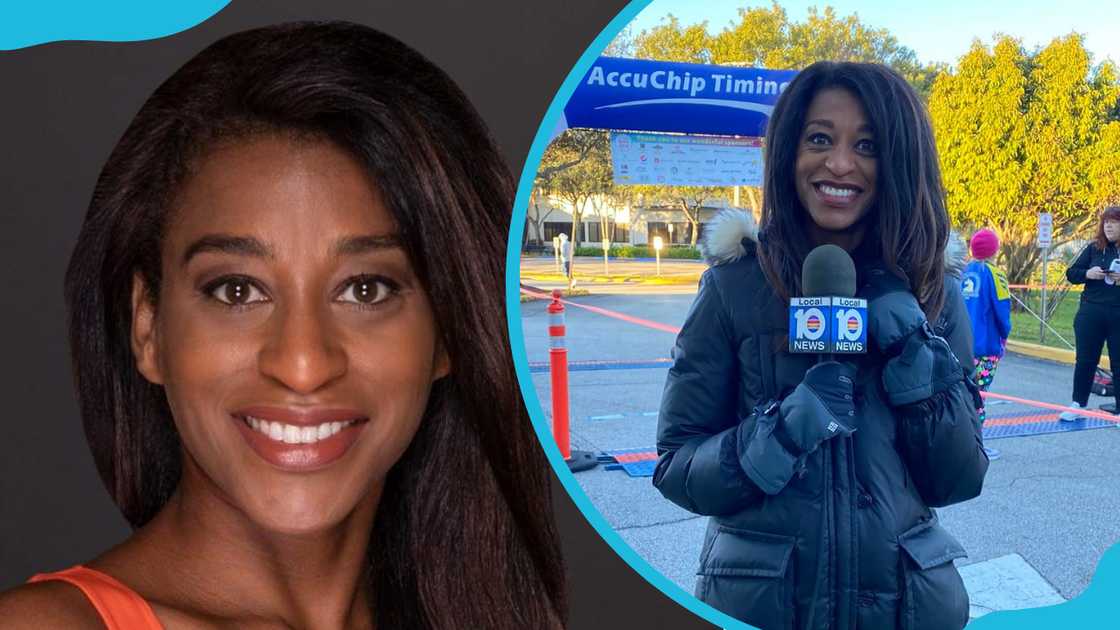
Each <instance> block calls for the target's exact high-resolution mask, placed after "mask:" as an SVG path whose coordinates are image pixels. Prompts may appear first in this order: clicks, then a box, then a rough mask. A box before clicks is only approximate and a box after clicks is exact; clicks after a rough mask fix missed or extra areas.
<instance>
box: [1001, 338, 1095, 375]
mask: <svg viewBox="0 0 1120 630" xmlns="http://www.w3.org/2000/svg"><path fill="white" fill-rule="evenodd" d="M1007 349H1008V350H1010V351H1012V352H1014V353H1016V354H1025V355H1027V356H1029V357H1034V358H1036V359H1046V360H1048V361H1057V362H1058V363H1068V364H1069V365H1073V363H1074V358H1075V357H1076V354H1075V353H1074V351H1073V350H1062V349H1061V348H1051V347H1050V346H1043V345H1039V344H1037V343H1027V342H1026V341H1015V340H1013V339H1008V340H1007ZM1098 365H1099V366H1100V367H1102V368H1104V369H1106V370H1111V369H1112V368H1111V367H1110V366H1109V361H1108V357H1107V356H1101V359H1100V361H1099V362H1098Z"/></svg>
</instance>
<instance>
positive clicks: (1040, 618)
mask: <svg viewBox="0 0 1120 630" xmlns="http://www.w3.org/2000/svg"><path fill="white" fill-rule="evenodd" d="M650 2H652V0H632V1H631V2H630V4H628V5H627V6H626V8H624V9H623V10H622V12H621V13H619V14H618V15H617V16H616V17H615V18H614V19H613V20H611V22H610V23H609V24H608V25H607V26H606V28H604V29H603V31H602V32H601V33H600V34H599V36H598V37H596V38H595V40H594V41H593V42H592V43H591V45H590V46H589V47H588V48H587V50H586V51H584V53H583V55H581V56H580V58H579V60H578V61H577V62H576V64H575V66H574V67H573V68H572V70H571V72H569V73H568V76H567V78H566V79H565V80H564V83H563V84H562V85H561V86H560V90H559V91H558V92H557V93H556V96H555V98H554V99H553V100H552V103H551V105H549V108H548V110H547V112H546V113H545V116H544V118H543V120H542V121H541V124H540V127H539V128H538V129H537V133H536V136H535V137H534V139H533V144H532V146H531V148H530V149H529V154H528V155H527V156H526V158H525V166H524V168H523V169H522V171H521V177H520V179H519V181H518V187H517V197H516V199H515V201H514V207H513V220H512V222H511V224H510V232H509V241H508V243H507V248H506V314H507V315H506V317H507V324H508V326H509V335H510V343H511V346H512V348H513V359H514V363H515V364H516V367H517V379H518V382H519V384H520V385H521V391H522V395H523V397H524V399H525V404H526V406H527V407H528V410H529V415H530V416H531V417H532V420H533V426H534V429H535V430H536V433H537V437H538V438H540V440H541V444H542V445H543V446H544V450H545V453H546V454H547V455H548V459H549V462H550V463H551V464H552V467H553V469H555V471H556V475H557V476H558V477H559V479H560V482H561V483H562V484H563V486H564V488H565V490H567V492H568V494H569V495H570V496H571V497H572V500H573V501H574V502H575V504H576V505H577V506H578V507H579V509H580V511H581V512H583V515H584V517H585V518H587V520H588V522H589V523H591V525H592V526H593V527H594V528H595V530H596V531H597V532H598V533H599V535H600V536H601V537H602V538H603V540H605V541H606V542H607V544H608V545H610V547H611V548H612V549H614V551H615V552H616V553H617V554H618V555H619V556H620V557H622V559H624V560H625V561H626V562H627V563H628V564H630V566H631V567H632V568H633V569H634V570H635V571H637V572H638V573H639V574H640V575H641V576H642V577H643V578H645V579H646V581H648V582H649V583H650V584H652V585H654V586H655V587H657V588H658V589H659V590H660V591H661V592H662V593H664V594H665V595H666V596H668V597H669V598H671V599H672V600H673V601H675V602H677V603H678V604H680V605H681V606H683V607H685V608H687V609H688V610H690V611H692V612H693V613H695V614H697V615H698V616H700V617H701V618H703V619H705V620H707V621H709V622H711V623H713V624H715V625H716V626H717V627H720V628H725V629H727V630H740V629H749V628H751V626H748V625H747V624H744V623H742V622H739V621H736V620H735V619H732V618H731V617H729V616H727V615H725V614H723V613H721V612H719V611H717V610H716V609H714V608H712V607H710V606H708V605H707V604H704V603H703V602H701V601H700V600H698V599H696V598H695V597H693V596H692V594H691V593H688V592H687V591H685V590H683V589H681V588H680V587H679V586H677V585H676V584H674V583H673V582H672V581H670V580H669V579H668V578H666V577H665V576H664V575H662V574H661V573H660V572H659V571H657V570H656V569H654V568H653V567H652V566H651V565H650V564H649V563H648V562H646V561H645V560H644V559H643V558H642V557H641V556H639V555H638V554H637V553H636V552H635V551H634V550H633V549H631V548H630V546H629V545H628V544H626V542H625V541H624V540H623V539H622V537H621V536H619V535H618V533H616V532H615V531H614V529H613V528H612V527H611V526H610V524H609V523H607V520H606V519H605V518H604V517H603V515H602V514H600V513H599V511H598V510H597V509H596V508H595V506H594V504H592V503H591V500H590V499H589V498H588V497H587V495H586V494H585V493H584V492H583V489H582V488H580V486H579V483H578V482H577V481H576V479H575V477H574V476H573V474H572V473H571V472H570V471H569V470H568V466H567V464H566V463H565V462H564V459H563V457H562V456H561V455H560V450H559V449H558V448H557V447H556V443H555V442H554V440H553V437H552V430H551V427H550V426H549V422H548V419H547V418H546V417H545V415H544V411H543V407H542V406H541V401H540V399H539V398H538V397H537V393H536V389H535V388H534V386H533V380H532V377H531V375H530V371H529V362H528V358H527V357H528V355H527V354H526V352H525V336H524V334H523V332H522V330H521V300H520V266H521V234H522V232H523V229H524V226H525V218H526V215H527V213H528V209H529V195H530V192H531V191H532V188H533V180H534V177H535V176H536V172H537V168H538V167H539V166H540V162H541V158H542V157H543V156H544V151H545V149H546V148H547V147H548V144H549V143H550V142H551V140H552V139H553V137H554V134H553V130H555V129H556V128H557V125H558V124H559V122H560V121H561V118H562V116H563V111H564V105H565V104H567V102H568V99H569V98H570V97H571V95H572V93H573V92H574V91H575V88H576V85H577V84H578V83H579V81H580V80H581V79H582V78H583V76H584V75H585V74H586V73H587V72H588V70H589V69H590V68H591V65H592V64H593V63H594V62H595V60H596V59H597V58H598V57H599V55H600V54H601V53H602V52H603V50H605V49H606V47H607V45H608V44H610V42H611V40H612V39H614V37H615V36H616V35H617V34H618V33H619V32H620V31H622V29H623V28H625V27H626V25H627V24H629V23H630V21H631V20H632V19H634V17H635V16H636V15H637V14H638V13H639V12H640V11H641V10H642V9H644V8H645V7H646V6H648V5H649V4H650ZM1059 537H1060V538H1061V540H1063V541H1065V542H1064V543H1061V544H1076V542H1073V541H1075V540H1076V537H1075V536H1064V535H1060V536H1059ZM1117 593H1120V546H1113V547H1112V548H1111V549H1109V550H1108V551H1107V552H1106V553H1105V554H1104V556H1102V557H1101V560H1100V563H1099V564H1098V566H1097V571H1096V573H1095V575H1094V576H1093V581H1092V583H1091V584H1090V585H1089V587H1088V588H1086V589H1085V592H1084V593H1082V594H1081V596H1080V597H1077V598H1074V599H1073V600H1071V601H1068V602H1066V603H1064V604H1059V605H1056V606H1050V607H1046V608H1033V609H1029V610H1017V611H1001V612H993V613H989V614H988V615H986V616H984V617H981V618H979V619H977V620H975V621H973V622H972V623H970V624H969V625H968V627H969V629H972V628H976V629H977V630H1043V629H1052V628H1082V629H1097V628H1101V629H1103V628H1113V627H1115V626H1116V622H1115V621H1113V620H1112V614H1113V613H1112V609H1113V606H1111V604H1110V601H1109V600H1110V598H1111V597H1113V596H1115V594H1117Z"/></svg>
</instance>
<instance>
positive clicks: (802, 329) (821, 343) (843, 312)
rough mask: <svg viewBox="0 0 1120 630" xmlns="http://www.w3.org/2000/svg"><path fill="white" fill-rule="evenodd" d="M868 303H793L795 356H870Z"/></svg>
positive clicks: (826, 299)
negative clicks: (867, 323) (799, 354)
mask: <svg viewBox="0 0 1120 630" xmlns="http://www.w3.org/2000/svg"><path fill="white" fill-rule="evenodd" d="M866 321H867V300H861V299H859V298H846V297H831V298H829V297H803V298H792V299H791V300H790V301H789V351H790V352H791V353H801V354H803V353H822V354H829V353H831V354H863V353H865V352H867V326H866Z"/></svg>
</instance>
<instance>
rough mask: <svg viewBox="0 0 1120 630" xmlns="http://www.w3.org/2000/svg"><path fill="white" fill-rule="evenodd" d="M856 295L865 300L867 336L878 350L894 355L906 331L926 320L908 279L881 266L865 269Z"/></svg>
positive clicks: (901, 345)
mask: <svg viewBox="0 0 1120 630" xmlns="http://www.w3.org/2000/svg"><path fill="white" fill-rule="evenodd" d="M860 296H861V297H863V298H865V299H866V300H867V336H868V338H869V339H870V341H871V342H872V343H873V344H875V347H876V348H877V349H878V351H879V352H880V353H881V354H884V355H887V356H891V357H893V356H897V355H898V354H899V353H900V352H902V347H903V345H904V344H905V343H906V340H907V339H908V338H909V337H910V335H912V334H914V333H915V332H917V331H918V330H920V329H921V328H922V326H923V325H924V324H925V323H926V314H925V312H923V311H922V307H921V306H919V305H918V299H917V298H915V297H914V294H913V293H911V292H910V283H909V282H908V281H907V280H905V279H904V278H899V277H898V276H896V275H894V274H893V273H890V272H889V271H887V270H885V269H871V270H870V271H869V272H868V273H867V278H866V281H865V283H864V286H863V287H862V288H861V289H860Z"/></svg>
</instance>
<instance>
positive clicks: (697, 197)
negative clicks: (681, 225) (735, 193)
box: [631, 185, 730, 247]
mask: <svg viewBox="0 0 1120 630" xmlns="http://www.w3.org/2000/svg"><path fill="white" fill-rule="evenodd" d="M631 188H633V189H634V192H635V193H636V194H639V195H642V198H643V199H644V201H645V203H646V205H647V206H652V205H659V204H660V205H665V206H672V207H675V208H677V209H679V210H680V211H681V212H682V213H683V214H684V217H685V219H687V220H688V223H689V224H690V225H691V226H692V236H691V238H690V243H689V244H690V245H692V246H693V247H695V246H696V240H697V238H698V237H699V235H700V211H701V209H702V208H703V206H704V202H705V201H707V200H711V199H728V198H729V196H730V195H729V191H730V188H728V187H726V186H656V185H643V186H631Z"/></svg>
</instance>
